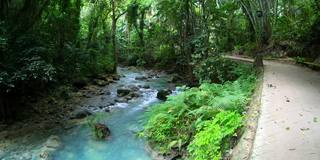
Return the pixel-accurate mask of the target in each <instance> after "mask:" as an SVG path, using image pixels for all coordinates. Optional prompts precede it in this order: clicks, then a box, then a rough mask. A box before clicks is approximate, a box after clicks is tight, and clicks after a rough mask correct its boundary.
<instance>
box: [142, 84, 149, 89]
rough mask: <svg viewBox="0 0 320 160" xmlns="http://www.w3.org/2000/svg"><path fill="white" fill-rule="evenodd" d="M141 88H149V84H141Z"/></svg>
mask: <svg viewBox="0 0 320 160" xmlns="http://www.w3.org/2000/svg"><path fill="white" fill-rule="evenodd" d="M142 88H144V89H149V88H150V85H147V84H145V85H143V86H142Z"/></svg>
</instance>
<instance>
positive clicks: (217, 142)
mask: <svg viewBox="0 0 320 160" xmlns="http://www.w3.org/2000/svg"><path fill="white" fill-rule="evenodd" d="M241 126H242V116H241V115H240V114H239V113H236V112H229V111H222V112H220V113H218V114H217V115H216V116H215V117H214V118H213V120H209V121H206V122H203V124H202V125H199V126H198V128H197V132H198V133H197V134H196V135H195V138H194V140H193V141H192V142H191V144H190V145H189V147H188V151H189V152H190V155H191V157H192V158H193V159H195V160H204V159H212V160H220V159H222V152H221V150H223V146H222V145H224V144H227V143H228V141H227V140H229V138H230V137H232V136H234V135H235V133H236V131H237V129H238V128H240V127H241Z"/></svg>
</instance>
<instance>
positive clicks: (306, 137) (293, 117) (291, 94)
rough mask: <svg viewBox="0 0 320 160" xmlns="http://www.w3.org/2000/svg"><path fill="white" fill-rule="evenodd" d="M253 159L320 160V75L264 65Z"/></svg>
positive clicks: (293, 66) (309, 71) (278, 65)
mask: <svg viewBox="0 0 320 160" xmlns="http://www.w3.org/2000/svg"><path fill="white" fill-rule="evenodd" d="M261 104H262V106H261V113H260V114H261V115H260V119H259V122H258V128H257V132H256V137H255V140H254V144H253V150H252V154H251V158H250V159H252V160H320V73H319V72H314V71H311V70H310V69H307V68H303V67H299V66H296V65H290V64H282V63H277V62H265V72H264V80H263V89H262V98H261Z"/></svg>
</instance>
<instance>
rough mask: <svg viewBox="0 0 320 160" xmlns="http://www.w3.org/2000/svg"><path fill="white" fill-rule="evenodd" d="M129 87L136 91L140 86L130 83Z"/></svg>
mask: <svg viewBox="0 0 320 160" xmlns="http://www.w3.org/2000/svg"><path fill="white" fill-rule="evenodd" d="M128 88H129V89H130V90H131V91H134V92H136V91H139V87H137V86H136V85H129V86H128Z"/></svg>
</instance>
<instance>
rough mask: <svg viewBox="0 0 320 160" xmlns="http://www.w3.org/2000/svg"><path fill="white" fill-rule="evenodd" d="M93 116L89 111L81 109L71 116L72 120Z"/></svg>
mask: <svg viewBox="0 0 320 160" xmlns="http://www.w3.org/2000/svg"><path fill="white" fill-rule="evenodd" d="M91 114H92V113H91V112H90V111H88V110H87V109H79V110H75V111H74V112H73V113H72V114H71V116H70V119H82V118H85V117H87V116H90V115H91Z"/></svg>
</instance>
